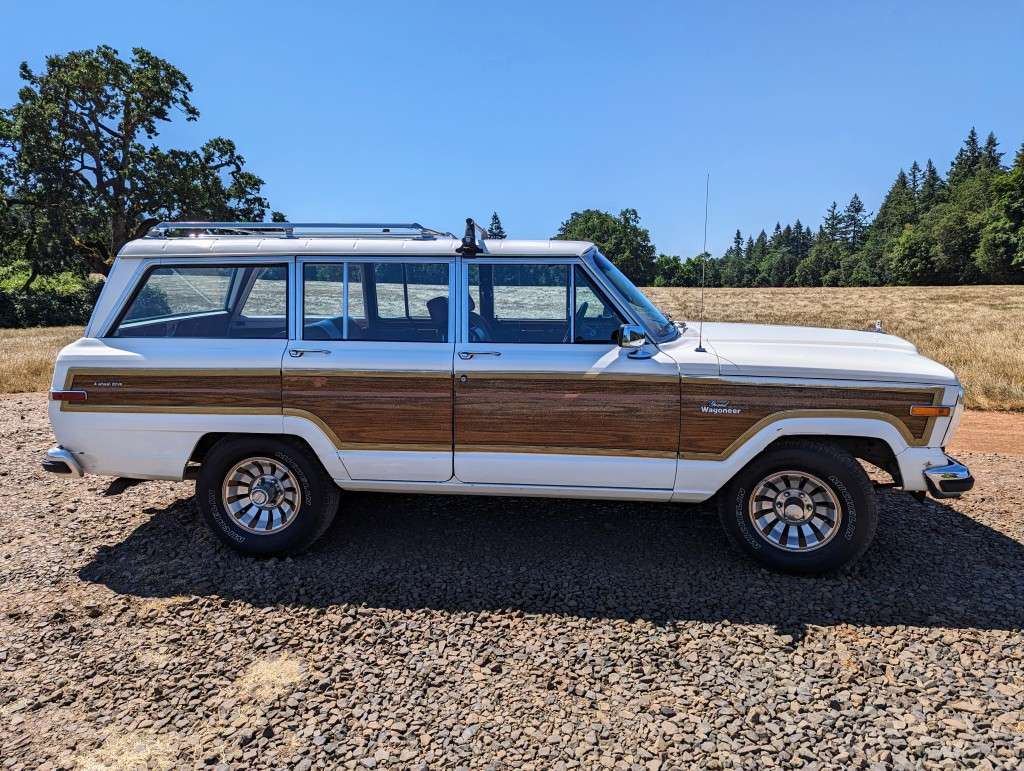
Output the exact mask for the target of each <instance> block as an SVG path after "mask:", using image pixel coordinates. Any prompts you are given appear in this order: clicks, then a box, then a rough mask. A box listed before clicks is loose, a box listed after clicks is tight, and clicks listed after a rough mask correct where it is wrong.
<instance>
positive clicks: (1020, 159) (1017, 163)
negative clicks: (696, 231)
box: [737, 142, 1024, 232]
mask: <svg viewBox="0 0 1024 771" xmlns="http://www.w3.org/2000/svg"><path fill="white" fill-rule="evenodd" d="M1013 168H1015V169H1024V142H1021V143H1020V147H1018V148H1017V154H1016V155H1015V156H1014V157H1013ZM737 232H739V231H737Z"/></svg>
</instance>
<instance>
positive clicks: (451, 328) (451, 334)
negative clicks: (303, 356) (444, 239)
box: [292, 254, 458, 345]
mask: <svg viewBox="0 0 1024 771" xmlns="http://www.w3.org/2000/svg"><path fill="white" fill-rule="evenodd" d="M338 262H340V263H341V264H342V266H343V267H342V301H341V309H342V314H343V315H344V319H343V321H342V335H343V336H344V337H345V338H346V339H343V340H330V341H323V342H331V343H360V342H367V341H365V340H348V339H347V338H348V287H349V265H350V264H351V263H353V262H355V263H376V262H397V263H410V264H411V263H418V264H426V265H434V264H438V265H447V266H448V340H447V341H446V342H443V343H442V342H426V341H423V340H376V341H373V342H378V343H402V344H404V345H407V344H409V343H417V342H419V343H423V344H424V345H453V344H454V343H455V332H456V330H457V328H458V326H457V324H456V320H455V316H456V314H455V310H454V306H456V305H457V303H453V302H452V297H454V296H455V291H456V287H457V285H458V280H457V273H458V269H457V267H456V266H457V265H458V259H457V255H454V254H453V255H447V254H417V255H410V254H309V255H306V254H303V255H300V256H298V257H296V258H295V276H296V281H295V284H296V289H297V293H298V297H297V298H296V306H295V308H296V310H295V314H294V330H295V331H294V334H295V336H294V337H293V338H292V339H293V340H304V338H303V337H302V329H303V320H304V318H305V308H304V306H303V305H302V302H303V301H304V291H305V280H304V273H305V265H306V264H307V263H312V264H314V265H319V264H324V263H338Z"/></svg>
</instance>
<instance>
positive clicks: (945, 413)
mask: <svg viewBox="0 0 1024 771" xmlns="http://www.w3.org/2000/svg"><path fill="white" fill-rule="evenodd" d="M952 412H953V408H952V407H937V406H935V405H932V404H915V405H913V406H912V407H911V408H910V414H911V415H916V416H917V417H919V418H946V417H949V416H950V415H951V414H952Z"/></svg>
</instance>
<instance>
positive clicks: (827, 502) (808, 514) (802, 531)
mask: <svg viewBox="0 0 1024 771" xmlns="http://www.w3.org/2000/svg"><path fill="white" fill-rule="evenodd" d="M720 513H721V518H722V525H723V527H724V528H725V531H726V533H728V534H729V536H730V538H731V539H732V541H733V542H734V543H735V544H736V545H737V546H739V547H740V548H741V549H742V550H743V551H745V552H746V553H747V554H749V555H751V556H752V557H754V558H755V559H757V560H758V561H759V562H761V563H763V564H764V565H767V566H768V567H770V568H774V569H776V570H784V571H789V572H796V573H826V572H829V571H833V570H838V569H840V568H843V567H846V566H848V565H850V564H851V563H853V562H854V561H855V560H856V559H857V558H858V557H860V556H861V555H862V554H863V553H864V551H865V550H867V548H868V546H869V545H870V544H871V541H872V539H873V538H874V535H875V529H876V527H877V525H878V507H877V503H876V501H875V492H874V488H873V487H872V486H871V482H870V480H869V479H868V477H867V474H865V473H864V469H863V468H861V466H860V464H859V463H857V461H856V459H854V457H853V456H852V455H850V454H849V453H848V452H846V451H845V450H842V449H840V448H838V447H835V446H833V445H830V444H826V443H823V442H812V441H799V440H787V441H784V442H780V443H779V444H777V445H775V446H773V447H772V448H771V449H769V450H767V451H766V452H764V453H763V454H762V455H760V456H758V457H757V458H755V459H754V460H753V461H751V462H750V464H748V465H747V467H746V468H744V469H743V470H742V471H741V472H740V473H739V474H737V475H736V477H735V478H734V479H733V480H732V481H731V482H730V483H729V485H728V486H727V487H726V489H725V491H724V494H723V497H722V499H721V504H720Z"/></svg>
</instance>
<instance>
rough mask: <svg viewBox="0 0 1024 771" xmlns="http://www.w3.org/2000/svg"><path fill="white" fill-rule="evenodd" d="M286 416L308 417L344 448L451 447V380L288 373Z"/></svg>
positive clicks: (410, 374) (446, 376)
mask: <svg viewBox="0 0 1024 771" xmlns="http://www.w3.org/2000/svg"><path fill="white" fill-rule="evenodd" d="M283 403H284V412H285V414H286V415H297V416H300V417H307V418H309V419H311V420H313V421H314V422H315V423H317V424H318V425H319V426H320V427H321V428H323V429H324V430H325V431H326V432H327V434H328V436H330V437H331V438H332V441H334V443H335V445H337V446H338V447H339V448H340V449H353V450H358V449H366V450H408V451H423V450H430V451H444V450H451V447H452V379H451V375H450V374H448V373H445V372H442V373H416V372H406V373H403V372H379V373H378V372H344V371H327V372H312V373H307V372H301V371H296V372H286V373H285V375H284V379H283Z"/></svg>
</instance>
